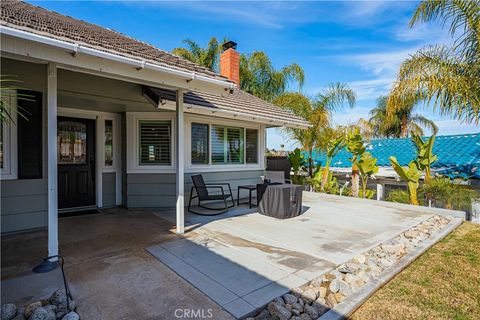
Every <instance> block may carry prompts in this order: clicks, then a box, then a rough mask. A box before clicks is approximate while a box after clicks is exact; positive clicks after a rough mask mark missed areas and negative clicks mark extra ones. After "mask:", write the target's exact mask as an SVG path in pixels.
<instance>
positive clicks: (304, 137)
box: [273, 83, 355, 177]
mask: <svg viewBox="0 0 480 320" xmlns="http://www.w3.org/2000/svg"><path fill="white" fill-rule="evenodd" d="M273 103H274V104H276V105H278V106H280V107H282V108H284V109H287V110H290V111H291V112H293V113H294V114H296V115H298V116H300V117H303V118H304V119H307V120H308V121H309V122H310V124H311V127H310V128H308V129H293V128H286V129H284V133H285V134H287V135H288V136H289V137H290V138H292V139H294V140H296V141H298V142H299V143H300V144H301V145H302V148H303V150H305V151H307V152H308V155H309V157H308V174H309V176H310V177H313V151H314V150H315V148H320V149H322V150H324V148H325V147H326V142H328V141H327V139H323V137H325V136H331V134H332V131H331V129H330V120H331V116H332V114H333V113H334V112H336V111H339V110H341V109H342V108H343V107H344V105H345V103H347V104H348V105H349V106H350V107H351V108H352V107H353V106H354V104H355V93H354V92H353V90H352V89H350V88H349V87H348V86H347V85H345V84H342V83H336V84H330V85H329V86H328V87H327V88H325V89H323V90H322V91H321V92H320V93H319V94H318V95H317V96H316V97H315V98H314V99H310V98H308V97H306V96H305V95H303V94H301V93H297V92H288V93H284V94H282V95H280V96H278V97H277V98H276V99H275V100H274V102H273Z"/></svg>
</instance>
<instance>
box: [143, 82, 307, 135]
mask: <svg viewBox="0 0 480 320" xmlns="http://www.w3.org/2000/svg"><path fill="white" fill-rule="evenodd" d="M145 93H146V95H148V96H149V97H150V98H151V99H152V100H154V101H155V103H158V101H159V99H165V100H169V101H175V99H176V95H175V92H174V91H172V90H167V89H160V88H152V87H146V92H145ZM152 94H153V95H152ZM184 103H185V104H187V105H188V104H190V105H192V106H198V107H205V108H211V109H212V110H222V111H228V112H238V113H239V114H242V115H249V116H252V118H253V117H257V118H262V119H263V120H264V121H262V122H264V123H272V126H275V125H276V126H279V125H281V124H282V122H284V123H288V124H289V125H290V126H292V125H293V126H295V125H298V126H300V127H305V126H308V125H309V124H308V122H306V121H305V119H303V118H301V117H297V116H295V115H293V114H292V113H290V112H288V111H287V110H283V109H281V108H279V107H277V106H275V105H273V104H271V103H269V102H266V101H263V100H262V99H259V98H257V97H255V96H254V95H251V94H249V93H247V92H245V91H242V90H238V89H235V90H233V91H232V94H230V95H228V97H223V96H218V95H214V94H211V93H205V92H200V91H188V92H185V94H184Z"/></svg>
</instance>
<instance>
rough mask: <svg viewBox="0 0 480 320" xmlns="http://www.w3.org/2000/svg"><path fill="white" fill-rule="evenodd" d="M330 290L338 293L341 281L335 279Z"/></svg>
mask: <svg viewBox="0 0 480 320" xmlns="http://www.w3.org/2000/svg"><path fill="white" fill-rule="evenodd" d="M328 289H330V291H331V292H332V293H336V292H338V290H340V281H339V280H337V279H333V280H332V281H331V282H330V286H329V287H328Z"/></svg>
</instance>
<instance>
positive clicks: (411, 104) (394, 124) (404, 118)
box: [369, 96, 438, 138]
mask: <svg viewBox="0 0 480 320" xmlns="http://www.w3.org/2000/svg"><path fill="white" fill-rule="evenodd" d="M387 100H388V98H387V97H385V96H381V97H379V98H378V99H377V106H376V107H375V108H373V109H372V110H370V119H369V123H370V125H371V129H372V133H373V136H375V137H387V138H406V137H407V136H408V133H409V132H413V133H415V134H417V135H420V136H423V135H424V132H423V128H428V129H430V130H431V131H432V132H433V133H434V134H435V133H437V130H438V128H437V126H436V125H435V123H434V122H433V121H432V120H430V119H427V118H426V117H424V116H422V115H421V114H418V113H413V112H414V109H415V106H416V100H417V99H411V100H404V101H403V104H402V107H401V108H395V109H394V111H392V112H391V113H390V114H389V112H388V108H387Z"/></svg>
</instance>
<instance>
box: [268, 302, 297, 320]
mask: <svg viewBox="0 0 480 320" xmlns="http://www.w3.org/2000/svg"><path fill="white" fill-rule="evenodd" d="M267 308H268V311H269V312H270V315H272V317H274V318H275V319H279V320H288V319H290V317H291V316H292V312H291V311H289V310H288V309H287V308H285V306H283V305H281V304H279V303H275V302H270V303H269V304H268V307H267Z"/></svg>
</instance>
